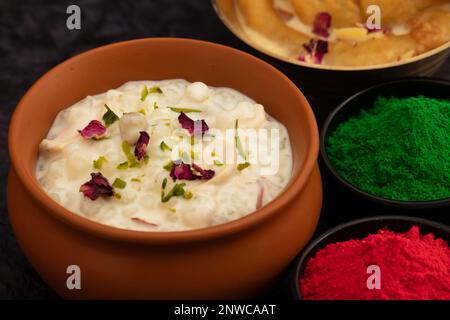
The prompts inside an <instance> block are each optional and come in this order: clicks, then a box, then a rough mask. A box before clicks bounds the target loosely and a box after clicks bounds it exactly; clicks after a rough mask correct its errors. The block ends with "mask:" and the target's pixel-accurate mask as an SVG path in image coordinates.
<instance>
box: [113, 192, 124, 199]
mask: <svg viewBox="0 0 450 320" xmlns="http://www.w3.org/2000/svg"><path fill="white" fill-rule="evenodd" d="M114 197H116V199H117V200H120V199H122V195H121V194H120V193H119V192H116V193H114Z"/></svg>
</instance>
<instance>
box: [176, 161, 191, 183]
mask: <svg viewBox="0 0 450 320" xmlns="http://www.w3.org/2000/svg"><path fill="white" fill-rule="evenodd" d="M170 177H171V178H172V179H173V181H177V180H197V177H196V176H195V175H194V174H193V173H192V169H191V165H189V164H186V163H183V162H182V161H180V162H178V163H176V162H173V164H172V170H171V171H170Z"/></svg>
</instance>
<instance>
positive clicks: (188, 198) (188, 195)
mask: <svg viewBox="0 0 450 320" xmlns="http://www.w3.org/2000/svg"><path fill="white" fill-rule="evenodd" d="M193 196H194V194H193V193H192V192H191V191H184V194H183V198H185V199H186V200H190V199H192V197H193Z"/></svg>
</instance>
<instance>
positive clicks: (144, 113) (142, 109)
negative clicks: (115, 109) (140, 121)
mask: <svg viewBox="0 0 450 320" xmlns="http://www.w3.org/2000/svg"><path fill="white" fill-rule="evenodd" d="M138 112H139V113H140V114H143V115H144V116H145V115H146V114H147V113H146V112H145V110H144V108H141V109H139V110H138Z"/></svg>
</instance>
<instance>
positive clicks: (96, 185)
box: [80, 172, 114, 200]
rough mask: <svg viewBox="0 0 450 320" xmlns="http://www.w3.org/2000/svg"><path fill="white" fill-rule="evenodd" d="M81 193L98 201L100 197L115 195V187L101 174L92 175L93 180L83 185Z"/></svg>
mask: <svg viewBox="0 0 450 320" xmlns="http://www.w3.org/2000/svg"><path fill="white" fill-rule="evenodd" d="M80 192H83V195H84V196H85V197H87V198H89V199H91V200H97V199H98V197H100V196H107V197H111V196H113V195H114V191H113V187H112V186H111V184H110V183H109V182H108V180H107V179H106V178H105V177H104V176H103V175H102V174H101V173H100V172H98V173H91V180H90V181H88V182H86V183H85V184H83V185H81V187H80Z"/></svg>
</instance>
